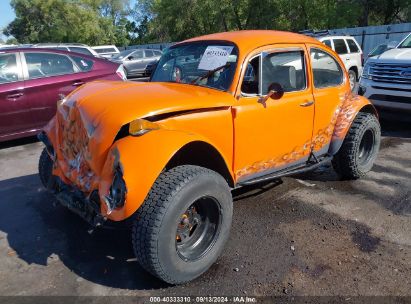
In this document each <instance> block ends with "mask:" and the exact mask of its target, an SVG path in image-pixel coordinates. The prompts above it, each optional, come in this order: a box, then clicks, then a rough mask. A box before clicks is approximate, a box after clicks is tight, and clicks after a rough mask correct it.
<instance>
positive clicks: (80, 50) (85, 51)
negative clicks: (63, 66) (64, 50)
mask: <svg viewBox="0 0 411 304" xmlns="http://www.w3.org/2000/svg"><path fill="white" fill-rule="evenodd" d="M69 49H70V51H71V52H74V53H80V54H84V55H89V56H93V53H91V52H90V51H89V50H88V49H86V48H82V47H75V46H70V47H69Z"/></svg>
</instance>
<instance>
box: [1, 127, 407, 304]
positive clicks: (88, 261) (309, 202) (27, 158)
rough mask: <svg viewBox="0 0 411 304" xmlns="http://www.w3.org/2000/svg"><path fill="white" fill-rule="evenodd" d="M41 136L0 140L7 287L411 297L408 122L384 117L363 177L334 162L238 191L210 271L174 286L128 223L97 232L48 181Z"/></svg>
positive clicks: (54, 291)
mask: <svg viewBox="0 0 411 304" xmlns="http://www.w3.org/2000/svg"><path fill="white" fill-rule="evenodd" d="M41 149H42V145H41V144H40V143H38V142H35V141H34V140H32V139H31V140H30V139H29V140H24V141H14V142H7V143H3V144H1V145H0V168H1V170H0V197H1V200H0V211H1V213H0V256H1V259H0V295H3V296H4V295H62V296H65V295H71V296H78V295H91V296H94V295H137V296H159V295H167V296H170V295H179V296H181V295H202V296H206V295H242V296H246V295H247V296H265V295H270V296H272V295H283V296H284V295H286V296H291V295H292V296H298V295H309V296H324V295H327V296H336V295H339V296H356V295H361V296H364V295H371V296H381V295H384V296H411V288H410V286H411V217H410V216H411V202H410V197H411V126H410V124H409V123H393V122H385V123H384V124H383V140H382V147H381V151H380V154H379V157H378V159H377V161H376V164H375V166H374V168H373V170H372V172H371V173H370V174H369V175H368V176H367V177H365V178H364V179H362V180H358V181H339V180H338V179H337V177H336V175H335V173H334V172H333V170H332V168H331V167H330V166H329V165H325V166H323V167H321V168H319V169H317V170H316V171H315V172H312V173H309V174H304V175H300V176H297V177H295V178H284V179H282V181H280V182H277V183H268V184H264V185H259V186H254V187H247V188H242V189H238V190H236V191H234V192H233V195H234V200H235V202H234V218H233V227H232V231H231V236H230V239H229V241H228V244H227V246H226V248H225V250H224V253H223V255H222V256H221V258H220V259H219V260H218V262H217V263H216V264H215V265H214V266H213V267H212V268H211V269H210V270H209V271H208V272H207V273H206V274H205V275H203V276H202V277H200V278H198V279H197V280H195V281H193V282H191V283H188V284H185V285H183V286H169V285H166V284H164V283H162V282H160V281H158V280H157V279H155V278H153V277H151V276H150V275H149V274H147V273H146V272H145V271H143V270H142V269H141V268H140V267H139V266H138V263H137V262H136V260H135V258H134V256H133V252H132V248H131V243H130V234H129V233H128V232H127V231H114V230H98V231H95V232H94V233H93V234H89V233H87V230H88V226H87V224H86V223H84V222H83V221H82V220H81V219H80V218H78V217H77V216H76V215H74V214H72V213H71V212H70V211H68V210H66V209H65V208H63V207H61V206H60V205H58V204H57V203H56V202H55V200H54V199H53V197H52V196H51V195H50V194H48V193H47V192H46V191H45V190H44V189H43V188H42V187H41V185H40V181H39V179H38V177H37V160H38V156H39V154H40V151H41Z"/></svg>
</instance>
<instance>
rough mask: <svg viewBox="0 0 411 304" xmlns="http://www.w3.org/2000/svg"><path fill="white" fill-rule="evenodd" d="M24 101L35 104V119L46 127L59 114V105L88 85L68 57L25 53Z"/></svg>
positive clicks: (32, 108) (33, 107) (45, 53)
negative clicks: (58, 103)
mask: <svg viewBox="0 0 411 304" xmlns="http://www.w3.org/2000/svg"><path fill="white" fill-rule="evenodd" d="M22 63H23V73H24V78H25V81H24V91H25V94H24V97H23V98H24V99H27V100H30V101H31V104H30V105H31V106H30V112H31V117H32V119H33V120H34V121H35V126H36V127H38V128H42V127H43V126H44V125H46V124H47V122H48V121H49V120H50V119H51V118H52V117H53V116H54V114H55V113H56V107H57V102H58V101H59V100H60V99H61V97H62V96H66V95H68V94H69V93H70V92H71V91H73V90H74V89H75V88H77V87H78V86H80V85H82V84H83V83H84V80H83V79H82V78H81V76H82V75H81V74H80V71H79V69H78V67H77V66H76V65H75V64H74V62H73V61H72V60H71V59H70V58H69V56H67V55H65V54H58V53H52V52H47V51H45V52H30V51H27V52H24V54H23V56H22Z"/></svg>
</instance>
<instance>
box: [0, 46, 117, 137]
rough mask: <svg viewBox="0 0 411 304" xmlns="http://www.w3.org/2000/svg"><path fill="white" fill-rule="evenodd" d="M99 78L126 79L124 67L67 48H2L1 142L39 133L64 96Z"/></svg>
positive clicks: (0, 67)
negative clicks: (61, 49)
mask: <svg viewBox="0 0 411 304" xmlns="http://www.w3.org/2000/svg"><path fill="white" fill-rule="evenodd" d="M96 79H107V80H125V74H124V70H123V67H122V66H121V65H119V64H116V63H113V62H110V61H108V60H105V59H99V58H95V57H91V56H86V55H82V54H74V53H72V52H66V51H58V50H50V49H36V48H25V49H22V48H15V49H6V50H1V49H0V142H1V141H5V140H10V139H15V138H20V137H26V136H31V135H34V134H37V133H38V132H39V130H40V129H41V128H43V127H44V126H45V125H46V124H47V122H48V121H49V120H50V119H51V118H52V117H53V116H54V114H55V113H56V104H57V101H58V100H60V99H61V98H62V95H64V96H65V95H67V94H69V93H70V92H71V91H73V90H74V89H76V88H77V87H79V86H81V85H82V84H84V83H86V82H89V81H93V80H96Z"/></svg>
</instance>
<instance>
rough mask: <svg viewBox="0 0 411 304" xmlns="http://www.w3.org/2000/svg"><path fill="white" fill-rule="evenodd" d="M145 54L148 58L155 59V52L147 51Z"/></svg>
mask: <svg viewBox="0 0 411 304" xmlns="http://www.w3.org/2000/svg"><path fill="white" fill-rule="evenodd" d="M144 52H145V53H146V57H154V53H153V51H149V50H146V51H144Z"/></svg>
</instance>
